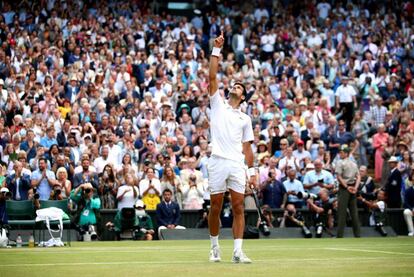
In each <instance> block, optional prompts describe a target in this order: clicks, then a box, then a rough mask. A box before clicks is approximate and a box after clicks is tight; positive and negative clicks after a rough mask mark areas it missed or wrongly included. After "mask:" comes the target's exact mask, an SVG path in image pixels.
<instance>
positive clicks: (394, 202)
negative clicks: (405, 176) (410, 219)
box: [385, 168, 402, 208]
mask: <svg viewBox="0 0 414 277" xmlns="http://www.w3.org/2000/svg"><path fill="white" fill-rule="evenodd" d="M401 184H402V177H401V172H400V171H399V170H398V168H396V169H395V170H394V171H392V172H391V174H390V176H389V177H388V181H387V184H386V185H385V191H386V192H387V194H388V203H387V204H388V205H387V207H388V208H401Z"/></svg>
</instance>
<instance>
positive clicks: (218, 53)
mask: <svg viewBox="0 0 414 277" xmlns="http://www.w3.org/2000/svg"><path fill="white" fill-rule="evenodd" d="M220 52H221V48H218V47H213V51H211V55H212V56H215V57H220Z"/></svg>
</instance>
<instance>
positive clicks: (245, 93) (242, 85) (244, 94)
mask: <svg viewBox="0 0 414 277" xmlns="http://www.w3.org/2000/svg"><path fill="white" fill-rule="evenodd" d="M235 85H240V86H241V87H242V88H243V96H244V100H242V101H241V102H240V103H243V102H244V101H246V100H247V99H246V98H247V90H246V86H245V85H244V84H243V83H242V82H235V83H234V84H233V86H235Z"/></svg>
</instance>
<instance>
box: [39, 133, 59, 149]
mask: <svg viewBox="0 0 414 277" xmlns="http://www.w3.org/2000/svg"><path fill="white" fill-rule="evenodd" d="M53 144H58V142H57V140H56V139H55V138H49V137H48V136H46V137H43V138H41V139H40V145H41V146H42V147H46V148H47V149H49V148H50V146H52V145H53Z"/></svg>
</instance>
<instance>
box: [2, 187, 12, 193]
mask: <svg viewBox="0 0 414 277" xmlns="http://www.w3.org/2000/svg"><path fill="white" fill-rule="evenodd" d="M0 192H1V193H7V192H10V191H9V189H8V188H1V189H0Z"/></svg>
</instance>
